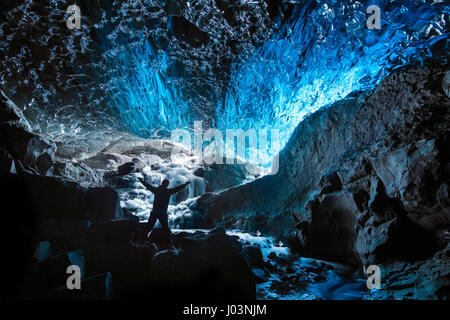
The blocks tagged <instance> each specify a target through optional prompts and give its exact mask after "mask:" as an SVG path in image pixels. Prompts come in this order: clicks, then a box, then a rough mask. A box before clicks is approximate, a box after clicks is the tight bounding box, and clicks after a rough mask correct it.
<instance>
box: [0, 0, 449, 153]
mask: <svg viewBox="0 0 450 320" xmlns="http://www.w3.org/2000/svg"><path fill="white" fill-rule="evenodd" d="M68 4H69V2H67V1H25V0H15V1H9V2H8V3H7V4H5V5H4V8H5V10H4V12H2V13H1V14H2V23H1V25H0V53H1V58H2V59H1V61H0V84H1V86H2V88H3V90H5V91H6V92H7V94H9V96H11V97H12V98H13V99H14V100H15V101H16V103H17V104H18V105H19V106H20V107H21V108H22V109H24V113H25V115H26V116H27V118H28V120H29V121H30V122H31V124H32V125H33V126H34V128H35V130H36V131H40V132H41V133H44V134H46V135H48V136H50V137H51V138H53V139H56V140H59V141H61V143H65V144H66V145H70V146H75V145H76V146H77V148H78V149H77V150H78V151H82V152H89V151H93V150H96V149H97V150H98V149H99V148H101V146H102V141H105V140H108V139H111V136H112V135H111V132H112V131H125V132H131V133H134V134H137V135H139V136H142V137H149V136H152V135H155V134H156V133H159V134H167V130H171V129H175V128H184V127H186V128H192V126H193V121H195V120H203V121H204V127H207V126H215V127H218V128H220V129H228V128H241V129H244V130H246V129H249V128H254V129H264V128H267V129H279V130H280V133H281V144H280V147H282V146H283V145H284V144H285V143H286V141H287V139H288V138H289V136H290V134H291V133H292V131H293V130H294V129H295V127H296V126H297V124H298V123H299V122H300V121H301V120H302V119H303V117H304V116H305V115H307V114H308V113H311V112H314V111H316V110H318V109H319V108H321V107H323V106H326V105H329V104H330V103H332V102H334V101H336V100H338V99H342V98H344V97H346V96H347V95H348V94H350V93H352V92H354V91H358V90H367V89H370V88H372V87H373V86H374V85H376V84H377V83H378V82H379V81H380V80H381V79H383V77H385V76H386V75H387V74H389V72H391V71H392V70H393V69H394V68H396V67H399V66H402V65H405V64H408V63H421V61H423V59H425V58H426V57H435V58H438V59H440V60H441V61H442V62H445V61H446V59H447V58H448V26H449V23H450V22H449V5H448V4H447V3H445V2H444V1H434V2H433V1H425V0H423V1H419V0H405V1H385V0H379V1H375V0H374V1H367V2H357V1H350V0H346V1H337V0H322V1H320V0H299V1H293V0H291V1H272V0H266V1H262V0H261V1H246V0H241V1H238V0H234V1H225V0H202V1H187V0H179V1H163V0H126V1H118V0H113V1H110V0H108V1H106V0H104V1H103V0H95V1H88V0H80V1H77V4H78V5H79V6H80V7H81V9H82V15H83V22H82V25H83V28H82V30H79V31H70V30H68V29H67V28H66V25H65V20H66V19H67V17H68V14H67V13H66V12H65V10H66V8H67V5H68ZM70 4H71V3H70ZM370 4H377V5H378V6H380V8H381V11H382V29H381V30H379V31H369V30H368V29H367V28H366V19H367V14H366V13H365V11H366V8H367V6H368V5H370Z"/></svg>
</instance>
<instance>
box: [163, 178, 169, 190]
mask: <svg viewBox="0 0 450 320" xmlns="http://www.w3.org/2000/svg"><path fill="white" fill-rule="evenodd" d="M161 186H163V187H164V188H167V187H168V186H169V180H167V179H164V180H163V181H162V182H161Z"/></svg>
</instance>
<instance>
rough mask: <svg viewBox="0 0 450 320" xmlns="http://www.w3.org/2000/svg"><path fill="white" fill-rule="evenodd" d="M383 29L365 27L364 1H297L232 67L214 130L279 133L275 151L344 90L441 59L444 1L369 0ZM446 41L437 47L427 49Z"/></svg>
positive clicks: (445, 16) (443, 55) (370, 85)
mask: <svg viewBox="0 0 450 320" xmlns="http://www.w3.org/2000/svg"><path fill="white" fill-rule="evenodd" d="M370 4H377V5H379V6H380V7H381V10H382V12H383V14H382V29H381V30H379V31H377V30H375V31H371V30H368V29H367V27H366V19H367V16H366V14H365V9H366V6H363V5H362V4H360V3H353V4H351V2H350V1H340V2H336V1H313V0H307V1H301V2H300V3H299V4H298V5H297V6H296V8H295V9H294V12H293V14H292V16H291V18H290V20H289V21H288V22H287V23H285V25H283V26H282V27H281V28H280V29H279V31H278V32H277V33H276V34H275V35H274V36H273V38H272V39H271V40H270V41H268V42H266V43H265V44H264V45H262V46H261V47H260V48H259V49H257V50H256V52H254V54H253V55H252V56H251V57H250V58H248V59H247V60H245V61H239V62H236V63H235V64H234V66H233V68H232V71H231V77H230V82H229V90H228V92H227V95H226V98H225V100H224V102H221V103H220V104H219V106H218V108H217V113H216V115H217V123H218V126H219V128H222V129H224V128H230V126H231V127H232V128H243V129H247V128H256V129H261V128H262V129H270V128H277V129H279V130H280V139H281V141H280V147H281V148H282V147H283V146H284V145H285V144H286V142H287V140H288V139H289V137H290V136H291V134H292V132H293V130H294V129H295V127H296V126H297V125H298V123H299V122H300V121H301V120H302V119H303V118H304V117H305V116H307V115H308V114H310V113H313V112H315V111H317V110H318V109H320V108H321V107H324V106H327V105H329V104H331V103H333V102H335V101H337V100H340V99H344V98H345V97H346V96H347V95H348V94H350V93H352V92H354V91H359V90H368V89H371V88H373V87H374V86H375V85H376V84H377V83H379V81H381V80H382V79H383V78H384V77H385V76H387V75H388V74H389V73H390V72H391V71H392V70H393V69H394V68H396V67H399V66H402V65H405V64H408V63H421V62H422V61H423V58H424V57H427V56H428V57H429V56H436V57H439V58H440V59H443V61H445V59H446V57H448V35H449V33H448V30H447V29H446V28H445V27H443V26H445V23H447V26H448V21H443V20H444V19H447V20H448V13H449V5H445V4H444V3H435V4H433V5H431V4H427V3H424V1H409V0H408V1H395V2H392V1H381V0H380V1H372V2H371V3H369V4H367V6H369V5H370ZM439 41H447V43H446V46H447V47H446V46H444V48H443V50H440V51H439V52H437V51H435V52H433V53H431V52H430V49H431V48H432V47H433V46H434V45H435V44H436V43H437V42H439Z"/></svg>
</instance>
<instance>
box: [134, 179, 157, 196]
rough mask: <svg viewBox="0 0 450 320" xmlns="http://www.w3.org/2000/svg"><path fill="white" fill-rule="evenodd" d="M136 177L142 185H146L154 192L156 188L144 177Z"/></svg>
mask: <svg viewBox="0 0 450 320" xmlns="http://www.w3.org/2000/svg"><path fill="white" fill-rule="evenodd" d="M138 179H139V181H140V182H141V183H142V184H143V185H144V187H146V188H147V189H148V190H149V191H151V192H153V193H155V191H156V188H155V187H154V186H152V185H151V184H149V183H147V182H145V181H144V179H141V178H138Z"/></svg>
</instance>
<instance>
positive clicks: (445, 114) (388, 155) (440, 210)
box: [197, 62, 450, 274]
mask: <svg viewBox="0 0 450 320" xmlns="http://www.w3.org/2000/svg"><path fill="white" fill-rule="evenodd" d="M446 71H447V67H445V66H444V67H442V66H437V65H433V63H431V62H430V63H429V64H428V65H427V66H426V67H407V68H403V69H401V70H397V71H396V72H394V73H393V74H391V75H390V76H389V77H388V78H386V79H385V80H384V81H382V82H381V83H380V85H379V86H378V87H377V88H376V89H375V90H374V91H372V92H370V93H369V94H357V95H356V96H355V97H349V98H348V99H345V100H342V101H339V102H337V103H335V104H333V105H332V106H330V107H329V108H327V109H324V110H320V111H318V112H316V113H314V114H313V115H311V116H310V117H308V118H307V119H306V120H304V121H303V122H302V123H301V124H300V125H299V126H298V127H297V128H296V130H295V132H294V134H293V136H292V137H291V139H290V140H289V142H288V144H287V146H286V147H285V148H284V150H283V151H282V152H281V153H280V170H279V172H278V174H277V175H274V176H265V177H263V178H261V179H259V180H256V181H254V182H252V183H249V184H246V185H244V186H240V187H236V188H233V189H229V190H226V191H224V192H222V193H220V194H207V195H205V196H204V197H202V198H200V199H199V200H198V202H197V210H199V211H200V212H202V213H203V214H204V215H205V216H207V217H209V218H210V219H211V220H212V221H221V223H223V224H225V225H226V226H233V227H236V226H240V227H243V228H244V229H247V230H249V231H256V230H259V231H261V232H266V233H269V234H272V235H274V236H277V237H279V238H280V239H288V240H289V239H290V241H289V242H290V244H291V245H292V246H293V248H295V249H297V250H300V252H302V253H303V254H308V255H312V256H318V257H323V258H328V259H338V260H347V261H351V262H354V263H356V264H359V263H361V264H363V265H366V266H367V265H370V264H375V263H383V264H385V265H388V264H390V263H393V262H395V261H418V260H426V259H431V258H432V257H433V256H434V255H435V254H436V255H438V254H439V252H442V250H445V248H446V247H447V245H448V242H449V239H450V238H449V231H448V230H449V224H450V210H449V200H448V188H449V181H450V179H449V177H450V171H449V161H448V156H447V153H448V152H447V149H448V142H449V140H448V139H449V124H450V119H449V107H450V100H449V98H448V96H447V95H446V94H445V92H444V90H443V84H442V81H443V78H444V75H445V73H446ZM447 250H448V249H447ZM446 252H448V251H446ZM447 255H448V253H447ZM444 256H445V253H444ZM447 260H448V259H447ZM429 261H432V260H429ZM436 263H437V262H436ZM437 265H439V263H437ZM442 268H444V269H445V267H442ZM446 272H447V273H448V266H447V271H446ZM444 274H445V272H444Z"/></svg>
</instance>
